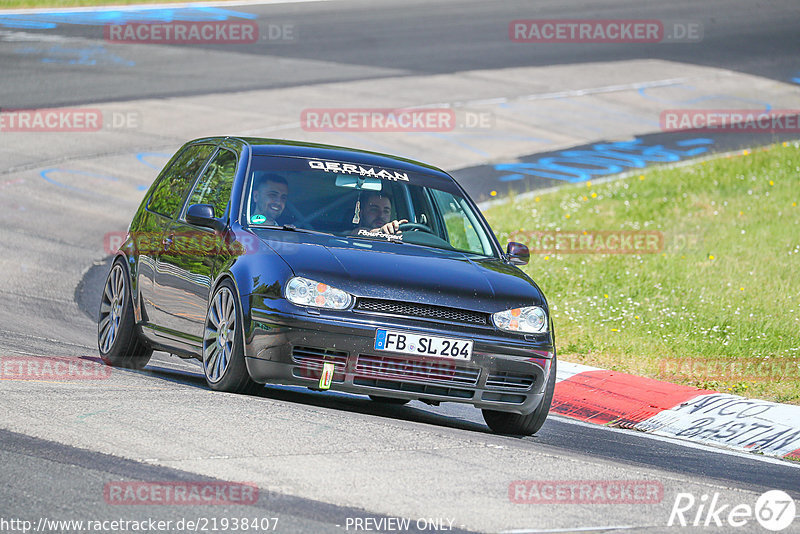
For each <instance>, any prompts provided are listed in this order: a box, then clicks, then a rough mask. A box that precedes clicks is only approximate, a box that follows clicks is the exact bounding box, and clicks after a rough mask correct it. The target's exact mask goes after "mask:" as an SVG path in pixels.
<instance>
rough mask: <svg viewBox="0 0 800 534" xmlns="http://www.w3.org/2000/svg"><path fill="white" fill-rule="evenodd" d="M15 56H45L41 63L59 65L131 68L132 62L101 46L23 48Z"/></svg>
mask: <svg viewBox="0 0 800 534" xmlns="http://www.w3.org/2000/svg"><path fill="white" fill-rule="evenodd" d="M14 53H16V54H31V55H36V54H38V55H42V56H45V57H43V58H42V59H41V61H42V63H59V64H62V65H122V66H125V67H133V66H134V65H136V63H135V62H134V61H130V60H127V59H123V58H121V57H119V56H117V55H116V54H112V53H110V52H109V51H108V50H106V49H105V47H102V46H89V47H85V48H64V47H61V46H50V47H37V46H24V47H20V48H16V49H15V50H14Z"/></svg>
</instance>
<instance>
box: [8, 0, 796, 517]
mask: <svg viewBox="0 0 800 534" xmlns="http://www.w3.org/2000/svg"><path fill="white" fill-rule="evenodd" d="M637 6H638V7H637ZM191 9H194V10H195V11H192V12H189V13H187V12H181V13H183V15H181V16H184V15H185V16H187V17H190V18H191V17H207V16H211V15H213V16H216V17H223V18H224V20H253V21H256V22H257V23H258V25H259V27H260V28H261V31H262V32H263V33H262V36H265V38H264V39H262V42H258V43H253V44H247V45H224V44H203V45H185V44H184V45H166V44H143V43H137V44H130V43H110V42H108V41H107V40H105V39H104V34H103V27H102V24H103V20H104V19H103V17H102V16H100V15H98V14H97V13H95V14H92V13H90V12H89V13H82V14H80V16H78V15H69V16H68V15H63V14H59V15H52V14H48V15H44V14H31V13H18V14H13V15H9V14H3V13H0V72H1V73H2V75H0V110H2V111H7V110H19V109H34V108H52V107H59V106H69V107H72V108H81V109H91V110H99V112H101V113H102V117H103V124H102V128H101V129H100V130H99V131H92V132H74V131H44V132H41V131H39V132H34V131H9V130H8V129H7V128H3V127H0V220H1V221H2V222H1V223H0V224H1V226H0V228H2V231H1V232H0V233H1V234H2V238H1V239H0V277H2V280H3V283H2V285H1V286H0V299H2V306H0V324H2V327H0V361H4V360H6V359H7V358H17V359H19V358H30V361H37V362H38V361H44V360H53V359H54V358H59V357H79V358H81V361H82V362H84V363H85V365H86V366H88V367H87V368H89V369H92V370H93V372H94V373H95V375H94V378H93V379H88V380H63V381H42V380H11V379H6V378H3V379H2V380H0V444H2V446H1V447H0V466H2V469H0V503H2V504H0V531H4V532H5V531H21V530H22V528H15V527H14V526H13V525H16V527H20V525H21V523H14V524H13V525H12V524H11V523H3V521H10V520H19V521H23V520H24V521H30V522H31V526H30V528H31V529H33V528H34V527H39V531H68V530H80V529H78V528H77V527H74V526H73V527H67V526H63V525H61V526H58V525H55V526H54V524H51V523H49V521H50V520H55V521H58V520H83V521H112V520H128V521H132V520H136V521H143V520H144V521H149V520H151V519H152V520H153V521H155V522H158V521H163V522H168V521H171V522H172V523H171V524H170V527H169V528H165V529H162V530H169V531H177V530H186V531H213V529H212V527H214V526H215V525H216V526H217V527H221V525H222V523H221V521H222V520H223V519H225V520H231V519H232V518H245V517H247V518H257V519H259V520H260V523H259V527H260V528H259V530H260V531H263V530H274V531H276V532H303V533H315V532H341V531H356V532H359V531H360V532H365V531H377V530H380V531H385V532H398V531H403V532H443V531H447V532H459V531H461V532H465V531H466V532H501V531H514V532H613V531H616V530H625V531H627V532H648V533H650V532H667V531H669V532H676V531H677V532H700V531H701V530H702V531H703V532H767V531H766V530H765V529H764V528H762V527H761V526H760V525H759V523H758V522H757V521H756V520H755V519H754V518H751V519H750V520H749V521H748V522H746V524H745V525H744V526H742V527H736V528H734V527H732V526H730V525H727V526H714V519H713V518H711V519H708V521H709V523H708V524H710V525H711V526H708V527H705V528H704V527H703V526H702V525H703V522H705V521H706V520H707V518H708V516H707V514H706V511H707V510H708V508H706V509H705V511H704V510H702V509H701V508H700V505H699V504H698V505H696V506H694V508H692V509H691V511H690V512H686V514H685V515H686V519H687V521H688V522H689V524H688V525H687V526H679V525H678V524H675V525H673V526H668V522H669V520H670V517H671V515H672V514H671V512H672V510H673V505H674V504H675V503H676V499H678V498H679V494H691V495H692V496H694V498H695V499H697V502H698V503H700V502H703V503H707V504H708V503H711V501H712V500H713V499H717V501H716V502H717V503H719V504H720V505H722V504H725V505H728V508H727V510H730V509H731V508H732V507H734V506H736V505H739V504H745V505H748V506H750V507H752V506H753V505H754V504H755V502H756V499H757V498H758V497H759V495H761V494H762V493H763V492H765V491H768V490H771V489H781V490H784V491H786V492H788V493H789V494H790V495H791V496H792V497H794V498H795V499H800V466H798V465H797V464H792V463H789V462H785V461H780V460H775V459H770V458H765V457H759V456H756V455H744V454H738V453H731V452H727V451H723V450H718V449H714V448H710V447H701V446H697V445H691V444H688V443H685V442H681V441H676V440H667V439H661V438H655V437H652V436H649V435H641V434H637V433H633V432H629V431H625V430H620V429H614V428H605V427H596V426H591V425H587V424H583V423H577V422H574V421H572V420H569V419H566V418H561V417H557V416H554V417H551V418H549V419H548V421H547V422H546V424H545V426H544V427H543V428H542V430H541V431H540V432H539V434H538V435H536V436H534V437H530V438H525V439H520V438H513V437H504V436H497V435H494V434H492V433H490V432H489V430H488V428H487V427H486V426H485V424H484V423H483V420H482V418H481V416H480V413H479V411H478V410H475V409H473V408H471V407H465V406H460V405H442V406H439V407H431V406H427V405H425V404H422V403H418V402H412V403H411V404H409V405H408V406H405V407H392V406H388V407H387V406H380V405H376V404H375V403H372V402H371V401H370V400H369V399H367V398H362V397H356V396H349V395H343V394H337V393H315V392H312V391H307V390H304V389H301V388H285V387H266V388H264V390H263V391H262V392H260V393H259V394H258V395H256V396H250V397H247V396H240V395H229V394H222V393H215V392H212V391H211V390H209V389H208V388H207V387H206V386H205V383H204V380H203V376H202V370H201V368H200V367H199V364H197V363H195V362H192V361H184V360H181V359H178V358H174V357H170V356H169V355H167V354H163V353H156V354H155V355H154V357H153V359H152V360H151V363H150V364H149V365H148V367H147V368H146V369H145V370H143V371H128V370H120V369H109V368H105V367H102V364H101V363H100V361H99V358H98V355H97V348H96V323H95V317H96V313H97V309H98V305H99V294H100V289H101V284H102V281H103V279H104V277H105V274H106V272H107V269H108V268H109V256H110V252H111V250H110V244H109V243H111V242H113V239H114V237H115V236H118V235H119V234H120V233H122V234H124V232H125V229H126V226H127V224H128V223H129V221H130V218H131V215H132V214H133V212H134V211H135V210H136V208H137V207H138V204H139V202H140V200H141V196H142V194H143V191H144V190H145V189H146V188H147V187H148V185H149V184H150V182H151V181H152V180H153V178H154V177H155V176H156V174H157V172H158V169H160V167H161V166H162V165H163V164H164V163H165V161H166V159H167V158H168V157H169V156H170V155H171V154H172V153H173V152H174V151H175V150H176V149H177V148H178V147H179V146H180V145H181V144H183V142H185V141H186V140H188V139H190V138H195V137H201V136H205V135H227V134H246V135H261V136H265V137H268V136H275V137H286V138H296V139H302V140H316V141H320V142H327V143H333V144H342V145H350V146H356V147H359V148H366V149H370V150H379V151H386V152H392V153H396V154H399V155H403V156H408V157H412V158H415V159H422V160H426V161H430V162H431V163H433V164H436V165H440V166H442V167H444V168H446V169H448V170H451V171H454V173H455V174H456V176H459V177H463V180H464V183H465V184H466V185H467V187H468V189H469V190H470V193H471V194H473V195H474V196H475V197H476V198H482V199H485V198H488V195H489V194H490V191H499V192H500V193H501V194H502V192H504V191H506V190H508V189H513V188H517V189H520V188H541V187H551V186H553V185H558V184H559V183H563V180H561V179H553V178H552V177H547V176H546V175H544V174H541V175H537V174H535V173H533V174H531V173H529V174H525V175H524V176H518V174H519V171H517V170H514V169H516V168H517V167H515V165H517V166H518V164H519V163H520V162H531V161H538V159H537V158H539V156H541V155H543V154H550V155H552V154H556V155H558V154H559V153H560V151H563V150H566V149H569V148H571V147H581V150H584V151H586V150H601V149H602V147H603V146H605V147H607V146H609V145H611V144H614V143H622V144H625V146H626V147H627V148H629V149H630V148H631V147H632V146H641V147H650V148H652V147H656V146H657V147H660V148H659V150H661V151H662V152H660V153H663V154H668V156H669V157H671V158H672V159H671V160H670V161H683V160H686V159H691V158H693V157H700V156H704V155H708V154H711V153H714V152H719V151H727V150H733V149H736V148H739V147H742V146H750V145H753V144H758V143H762V142H769V141H772V140H775V139H781V140H784V139H791V138H797V137H800V135H794V136H792V135H774V134H766V135H765V134H760V135H757V134H753V135H739V134H719V135H716V134H715V135H707V134H702V135H699V134H696V133H692V132H688V133H686V132H681V133H679V134H667V133H664V132H661V131H659V122H658V117H659V111H660V110H662V109H663V108H664V107H665V106H672V107H677V108H680V107H687V106H689V104H690V103H691V102H695V101H698V100H703V99H704V100H710V101H713V102H714V105H715V106H716V107H719V108H735V109H738V108H750V107H755V108H759V107H766V106H769V108H774V109H781V108H783V109H800V62H798V58H800V40H798V35H800V4H798V3H797V2H796V1H794V0H792V1H777V0H776V1H771V2H761V3H757V4H753V3H752V2H747V1H744V0H732V1H726V2H722V1H719V2H717V1H707V2H702V3H700V2H691V1H675V2H660V3H649V2H647V3H646V2H638V3H636V5H631V3H630V2H623V1H613V0H602V1H599V2H591V3H587V2H580V1H577V0H568V1H546V2H536V3H535V4H534V3H531V2H502V3H499V2H498V3H491V2H480V1H464V0H453V1H439V2H417V1H411V2H401V1H394V0H388V1H385V2H381V3H379V4H378V3H375V2H367V1H364V2H357V1H347V0H343V1H336V0H333V1H328V2H297V3H282V2H275V3H246V4H245V5H226V6H217V7H215V8H213V9H211V8H209V9H210V10H209V9H205V10H204V9H200V8H191ZM175 13H176V11H174V10H171V11H169V12H162V13H160V14H159V16H162V17H172V16H175ZM209 14H211V15H209ZM566 18H582V19H602V20H610V19H647V20H660V21H668V22H669V24H668V26H669V27H672V28H675V27H678V26H675V25H674V23H676V22H677V23H678V24H684V25H685V24H690V23H692V24H699V25H700V27H702V39H700V40H697V41H694V42H669V43H667V42H662V43H648V44H637V43H633V44H632V43H607V44H585V43H572V44H533V43H516V42H512V41H511V40H510V39H509V33H508V28H509V23H510V22H511V21H513V20H516V19H566ZM192 20H194V19H192ZM198 20H204V19H202V18H199V19H198ZM680 27H683V26H680ZM270 31H272V32H273V34H274V35H273V37H274V38H270ZM281 32H283V33H281ZM437 105H438V106H445V107H448V108H449V109H453V110H455V114H456V117H457V118H458V125H457V127H456V128H455V129H453V130H452V131H446V132H428V133H407V132H388V133H370V132H347V131H339V132H336V131H323V132H315V131H311V130H309V129H308V128H304V127H303V124H302V123H301V119H300V117H301V113H302V111H303V110H306V109H309V108H334V107H344V108H367V107H377V108H390V107H402V106H437ZM601 145H602V146H601ZM619 146H622V145H619ZM598 147H599V148H598ZM537 155H538V156H537ZM576 165H577V166H576V167H575V169H583V170H585V168H586V166H585V164H584V165H583V166H582V167H581V166H580V165H581V163H580V162H578V163H577V164H576ZM519 168H522V167H519ZM623 170H628V169H623ZM606 171H607V172H606ZM611 171H612V169H606V170H603V172H600V171H597V174H593V175H592V176H598V177H602V176H605V175H606V174H607V175H609V176H610V175H611V174H613V173H612V172H611ZM576 172H577V171H576ZM617 172H618V170H617ZM576 176H580V175H579V174H577V175H576ZM575 179H576V180H577V179H578V178H575ZM556 327H557V324H556ZM34 358H36V359H37V360H33V359H34ZM526 480H527V481H531V480H535V481H540V482H543V481H608V480H615V481H619V480H623V481H648V482H649V483H653V484H656V485H658V486H659V487H660V488H662V492H661V493H660V494H659V496H658V498H656V499H655V500H652V501H648V502H631V503H627V504H620V503H611V504H592V503H589V504H587V503H584V504H581V503H575V502H573V503H559V504H530V503H520V502H514V501H515V498H514V492H513V486H512V483H513V482H514V481H526ZM119 481H128V482H158V483H160V484H162V485H169V484H190V485H191V484H198V485H203V484H217V483H220V482H221V483H229V482H234V483H247V484H252V485H253V486H248V487H250V488H253V487H256V488H257V498H256V499H255V500H254V501H252V502H249V501H248V502H243V503H239V504H236V503H234V504H221V505H204V506H200V505H196V504H191V505H182V504H169V505H163V504H157V505H147V504H140V505H133V506H132V505H121V504H119V503H117V502H115V501H114V499H113V498H112V497H109V494H108V488H109V485H110V484H111V485H112V486H113V484H114V483H117V482H119ZM510 487H511V488H512V491H511V493H510ZM727 510H726V512H725V513H723V514H722V515H721V516H722V517H724V516H725V514H727ZM275 518H277V521H274V519H275ZM403 518H405V519H407V520H409V523H408V525H406V526H405V527H403V528H399V527H398V525H402V522H401V521H400V519H403ZM696 518H697V521H698V522H697V523H695V525H692V524H691V523H692V522H693V521H694V520H695V519H696ZM40 520H41V521H42V522H41V523H40ZM263 520H266V521H263ZM178 521H183V523H182V524H181V525H180V526H178V523H177V522H178ZM187 521H193V522H194V523H195V524H194V526H193V527H190V526H188V525H187ZM215 521H216V523H215ZM265 526H266V527H267V528H266V529H265V528H263V527H265ZM203 527H205V528H203ZM99 530H100V531H112V530H128V531H133V530H134V529H133V528H132V527H131V526H130V525H128V526H127V527H123V528H117V529H111V528H110V527H108V526H106V527H103V528H102V529H99ZM221 530H223V529H222V528H217V529H216V531H221ZM228 530H229V531H230V529H228ZM247 530H250V531H253V530H255V529H252V528H250V529H247ZM82 531H89V530H88V529H86V528H84V529H83V530H82ZM95 531H98V529H95ZM150 531H153V532H154V531H156V530H155V527H151V530H150ZM240 531H243V530H242V529H240ZM783 532H800V522H798V521H797V520H796V521H795V523H794V524H793V525H792V526H790V527H789V528H787V529H785V530H784V531H783Z"/></svg>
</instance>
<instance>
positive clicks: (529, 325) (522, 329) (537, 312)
mask: <svg viewBox="0 0 800 534" xmlns="http://www.w3.org/2000/svg"><path fill="white" fill-rule="evenodd" d="M492 320H493V321H494V325H495V326H496V327H497V328H499V329H500V330H505V331H507V332H517V333H520V334H538V333H541V332H547V312H545V311H544V310H543V309H542V308H540V307H538V306H529V307H527V308H514V309H513V310H505V311H501V312H497V313H494V314H492Z"/></svg>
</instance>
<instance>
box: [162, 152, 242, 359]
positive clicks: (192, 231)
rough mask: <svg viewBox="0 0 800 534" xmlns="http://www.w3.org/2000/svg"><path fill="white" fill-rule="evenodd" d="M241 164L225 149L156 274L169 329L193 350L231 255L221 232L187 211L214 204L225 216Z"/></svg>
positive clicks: (174, 227)
mask: <svg viewBox="0 0 800 534" xmlns="http://www.w3.org/2000/svg"><path fill="white" fill-rule="evenodd" d="M236 164H237V157H236V154H235V153H234V152H232V151H230V150H226V149H219V150H218V151H217V153H216V154H215V155H214V156H213V157H212V158H211V161H210V162H209V163H208V165H207V166H206V168H205V170H204V171H203V174H202V176H201V177H200V179H198V180H197V182H196V184H195V186H194V187H193V189H192V191H191V193H190V194H189V198H188V201H187V202H186V203H185V205H184V207H183V210H182V211H181V214H180V216H179V217H177V219H176V220H175V221H173V222H172V223H171V224H170V226H169V229H168V230H167V232H166V234H165V241H167V242H169V243H171V249H170V252H164V253H163V254H162V256H161V261H160V262H159V269H158V272H157V273H156V286H157V287H158V288H159V292H160V294H161V296H162V298H164V306H165V308H168V310H169V313H168V314H165V315H164V318H163V321H164V322H163V326H164V327H166V328H168V329H169V330H170V331H172V332H174V333H175V334H177V335H178V336H180V337H181V338H183V342H184V343H186V344H188V345H191V346H193V347H194V346H199V344H200V343H201V341H202V336H203V321H204V319H205V315H206V307H207V305H208V299H209V292H210V290H211V282H212V281H213V280H214V278H215V273H216V270H218V269H219V266H220V264H221V263H222V262H224V261H225V260H226V258H227V257H229V252H230V251H228V250H227V245H226V243H225V241H224V236H223V235H222V234H221V233H219V232H215V231H214V230H212V229H210V228H203V227H199V226H194V225H191V224H189V223H187V222H186V218H185V217H186V210H187V209H188V207H189V206H191V205H193V204H210V205H212V206H213V207H214V216H215V217H217V218H221V217H223V216H224V215H225V213H226V210H227V208H228V204H229V201H230V197H231V190H232V188H233V181H234V178H235V176H236ZM166 297H168V298H166Z"/></svg>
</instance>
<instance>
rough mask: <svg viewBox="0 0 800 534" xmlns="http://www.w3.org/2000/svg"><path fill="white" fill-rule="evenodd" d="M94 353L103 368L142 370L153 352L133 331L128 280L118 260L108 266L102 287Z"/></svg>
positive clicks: (133, 323)
mask: <svg viewBox="0 0 800 534" xmlns="http://www.w3.org/2000/svg"><path fill="white" fill-rule="evenodd" d="M97 350H99V351H100V358H101V359H102V360H103V362H105V364H106V365H111V366H114V367H125V368H128V369H141V368H143V367H144V366H145V365H147V362H149V361H150V356H152V355H153V350H152V349H151V348H149V347H148V346H147V345H146V344H145V343H144V342H143V341H142V340H141V338H140V337H139V334H138V332H137V331H136V322H135V320H134V317H133V302H132V299H131V287H130V278H129V277H128V273H127V270H126V269H125V264H124V263H123V261H122V260H120V259H117V260H115V261H114V263H113V264H112V265H111V270H109V271H108V276H106V281H105V284H104V285H103V294H102V296H101V297H100V314H99V316H98V319H97Z"/></svg>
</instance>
